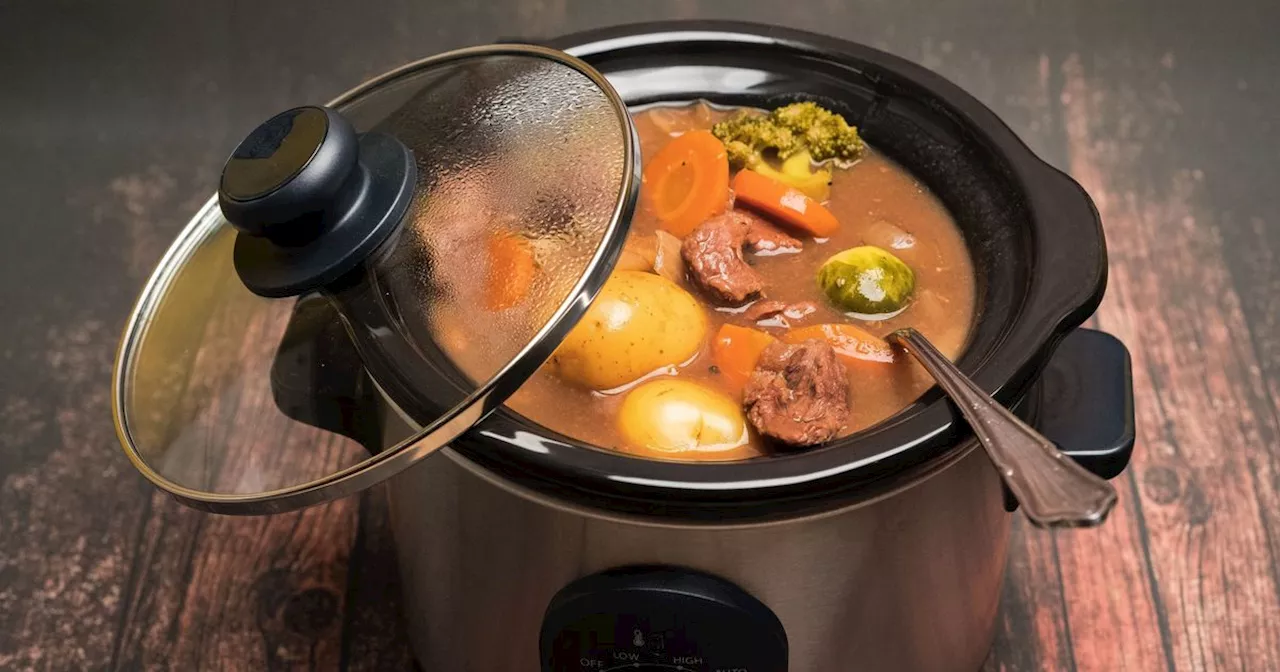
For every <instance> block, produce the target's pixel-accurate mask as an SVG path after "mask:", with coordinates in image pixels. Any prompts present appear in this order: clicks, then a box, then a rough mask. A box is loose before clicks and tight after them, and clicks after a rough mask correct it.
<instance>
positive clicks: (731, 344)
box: [711, 324, 776, 390]
mask: <svg viewBox="0 0 1280 672" xmlns="http://www.w3.org/2000/svg"><path fill="white" fill-rule="evenodd" d="M775 340H776V339H775V338H774V337H773V336H770V335H769V334H766V333H764V332H763V331H759V330H757V329H751V328H748V327H739V326H737V325H733V324H725V325H722V326H721V327H720V331H718V332H716V338H715V340H714V341H712V343H711V357H712V359H713V360H715V363H716V366H717V367H719V369H720V373H721V375H723V376H724V380H725V382H726V383H728V384H729V386H730V387H731V388H733V389H736V390H741V389H742V387H744V386H745V385H746V384H747V380H748V379H749V378H751V372H752V371H754V370H755V368H756V361H757V360H759V359H760V353H761V352H763V351H764V349H765V348H767V347H769V345H770V344H771V343H773V342H774V341H775Z"/></svg>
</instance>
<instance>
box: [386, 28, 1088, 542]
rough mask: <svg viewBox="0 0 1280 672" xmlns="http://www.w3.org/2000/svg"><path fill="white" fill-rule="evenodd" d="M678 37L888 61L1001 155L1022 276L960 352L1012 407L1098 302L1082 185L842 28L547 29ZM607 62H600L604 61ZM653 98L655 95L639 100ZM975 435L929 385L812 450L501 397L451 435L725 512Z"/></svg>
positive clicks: (602, 490)
mask: <svg viewBox="0 0 1280 672" xmlns="http://www.w3.org/2000/svg"><path fill="white" fill-rule="evenodd" d="M674 43H680V44H682V45H683V46H689V45H690V43H696V48H698V49H701V50H704V51H711V52H714V51H715V50H716V49H717V48H719V49H725V48H731V47H743V46H744V45H747V46H749V47H750V48H761V49H769V50H780V51H782V52H785V53H788V54H790V55H791V56H793V57H802V58H812V59H820V60H822V61H825V62H827V63H831V64H836V65H840V66H844V67H848V68H857V69H859V70H861V71H862V72H867V71H871V70H875V71H879V72H884V73H888V74H891V75H892V76H893V77H894V78H896V79H897V80H901V81H904V82H906V83H909V84H911V85H914V86H917V87H919V88H921V89H923V90H924V91H925V92H926V93H927V94H928V95H930V96H931V97H932V98H934V99H936V101H937V102H938V103H939V109H937V110H935V112H936V113H937V114H941V115H946V116H947V117H949V118H950V119H951V120H953V121H956V122H958V123H960V124H961V125H962V126H964V127H965V128H967V129H969V130H971V131H972V132H973V135H974V138H975V140H977V141H978V142H980V143H982V144H985V145H987V150H988V151H989V152H990V153H992V154H993V155H996V156H998V157H999V158H1001V159H1002V160H1003V161H1004V162H1005V167H1006V168H1007V171H1008V173H1009V175H1008V181H1009V182H1010V184H1012V185H1014V186H1015V187H1016V188H1017V189H1018V190H1019V192H1020V193H1019V196H1020V197H1021V198H1022V199H1023V200H1024V201H1025V203H1026V207H1027V211H1028V214H1029V215H1031V218H1032V219H1033V220H1035V221H1034V224H1035V225H1034V226H1033V227H1031V228H1032V232H1031V235H1030V238H1031V245H1032V249H1030V250H1029V251H1028V253H1029V254H1030V255H1031V269H1032V271H1031V273H1030V278H1029V280H1028V283H1029V285H1030V286H1029V287H1028V288H1027V289H1026V294H1025V296H1024V297H1023V298H1022V300H1021V302H1020V303H1019V304H1018V305H1017V306H1015V310H1014V315H1013V316H1012V317H1011V318H1010V319H1009V325H1010V326H1008V327H1007V328H1006V329H1005V333H1004V334H1003V335H1002V337H1001V338H1000V340H999V342H998V343H997V344H995V345H994V346H993V347H992V348H990V349H989V351H988V352H987V353H986V354H985V355H981V353H978V354H979V355H981V359H980V360H979V361H975V357H977V356H978V355H973V353H970V352H966V354H965V355H964V356H962V357H961V359H960V362H959V364H960V366H961V368H962V369H963V370H965V372H966V373H967V374H969V375H970V376H971V377H972V378H973V379H974V381H975V382H976V383H977V384H978V385H979V386H980V387H981V388H982V389H983V390H984V391H986V392H987V393H989V394H991V395H992V396H994V397H995V398H996V399H997V400H998V401H1000V402H1001V403H1003V404H1005V405H1006V406H1013V405H1015V404H1016V403H1018V402H1019V401H1020V400H1022V399H1023V397H1024V395H1026V393H1027V391H1028V389H1029V388H1030V386H1031V384H1032V383H1033V382H1034V380H1035V379H1036V378H1037V377H1038V376H1039V373H1040V371H1041V369H1042V368H1043V367H1044V365H1045V364H1046V363H1047V362H1048V360H1049V358H1050V357H1051V356H1052V354H1053V352H1054V350H1055V349H1056V347H1057V345H1058V343H1059V342H1060V341H1061V339H1062V338H1063V337H1064V336H1065V335H1066V334H1067V333H1069V332H1070V331H1071V330H1072V329H1074V328H1075V327H1077V326H1079V325H1080V324H1081V323H1082V322H1083V321H1084V320H1085V319H1087V318H1088V316H1089V315H1090V314H1092V313H1093V311H1094V310H1095V309H1096V308H1097V306H1098V304H1099V303H1100V302H1101V299H1102V295H1103V293H1104V291H1105V287H1106V280H1107V262H1106V248H1105V239H1104V237H1103V233H1102V227H1101V221H1100V218H1099V216H1098V213H1097V210H1096V209H1095V208H1094V206H1093V203H1092V201H1091V200H1090V199H1089V197H1088V195H1087V194H1086V193H1085V192H1084V190H1083V189H1082V188H1081V187H1080V186H1079V185H1078V184H1077V183H1076V182H1075V181H1073V180H1072V179H1071V178H1070V177H1068V176H1067V175H1065V174H1064V173H1062V172H1061V171H1059V170H1057V169H1056V168H1053V167H1052V166H1050V165H1049V164H1048V163H1046V162H1044V161H1043V160H1041V159H1040V158H1038V157H1037V156H1036V155H1035V154H1034V153H1033V152H1032V150H1031V149H1030V148H1029V147H1028V146H1027V145H1026V144H1025V143H1024V142H1023V141H1022V140H1021V139H1020V138H1018V136H1017V135H1016V134H1015V133H1014V132H1013V131H1012V129H1010V128H1009V127H1008V126H1007V125H1006V124H1005V123H1004V122H1003V121H1001V120H1000V119H999V118H998V117H997V116H996V115H995V113H994V112H992V111H991V110H990V109H989V108H987V107H986V106H985V105H983V104H982V103H981V102H980V101H978V100H977V99H976V98H974V97H973V96H972V95H970V94H968V93H967V92H965V91H964V90H963V89H961V88H960V87H959V86H957V85H955V84H953V83H951V82H950V81H948V80H947V79H945V78H943V77H942V76H941V75H938V74H936V73H934V72H932V71H930V70H927V69H925V68H924V67H922V66H919V65H916V64H914V63H912V62H910V61H907V60H905V59H903V58H900V57H897V56H893V55H891V54H888V53H885V52H882V51H879V50H876V49H873V48H870V47H866V46H863V45H860V44H856V43H853V42H849V41H845V40H841V39H837V38H832V37H827V36H823V35H818V34H814V33H810V32H806V31H800V30H794V29H788V28H779V27H775V26H766V25H760V24H753V23H744V22H728V21H674V22H658V23H640V24H630V25H622V26H615V27H611V28H604V29H597V30H589V31H585V32H579V33H574V34H570V35H566V36H563V37H559V38H556V39H553V40H550V41H548V42H546V44H547V45H548V46H551V47H553V48H557V49H563V50H564V51H566V52H567V53H570V54H572V55H574V56H576V57H578V58H581V59H583V60H584V61H586V62H587V63H589V64H591V65H593V66H597V61H599V60H600V59H601V58H602V57H606V56H617V55H618V54H619V53H625V52H630V51H633V50H641V49H653V48H654V47H656V46H660V45H665V44H674ZM690 48H693V47H690ZM604 73H605V74H606V76H607V75H608V69H607V68H605V69H604ZM694 97H696V96H695V95H692V94H691V95H690V98H694ZM628 102H629V104H631V101H628ZM648 102H653V101H636V103H635V104H636V105H638V104H645V103H648ZM713 102H714V101H713ZM1090 239H1092V240H1090ZM1082 241H1084V242H1082ZM362 350H363V349H362ZM971 355H973V356H971ZM369 368H370V373H371V374H372V375H373V376H374V377H375V378H376V379H377V380H378V382H379V383H380V385H381V386H383V387H384V388H385V389H386V392H387V393H388V394H389V396H390V397H392V398H396V399H400V398H402V397H401V396H400V393H402V392H406V390H404V389H396V388H397V387H398V386H397V385H396V384H395V382H396V381H393V380H387V378H386V376H385V375H380V374H382V373H385V369H384V370H383V371H381V372H380V371H379V369H382V368H383V367H380V366H377V365H376V363H375V364H374V365H373V366H370V367H369ZM532 432H537V435H535V436H531V433H532ZM970 436H971V434H970V433H969V432H968V429H967V427H966V426H965V425H964V422H963V420H962V419H961V418H960V417H959V415H958V414H957V413H956V412H955V411H954V410H953V408H952V407H951V406H950V404H949V403H948V402H947V401H946V399H945V397H944V396H943V395H942V394H941V393H939V392H938V390H937V388H933V389H932V390H930V391H929V392H927V393H926V394H925V395H924V396H923V397H921V398H920V399H919V400H917V401H916V402H915V403H914V404H912V405H911V406H908V407H907V408H906V409H903V410H902V411H900V412H899V413H897V414H896V415H894V416H893V417H891V418H889V419H887V420H885V421H884V422H881V423H880V424H878V425H876V426H873V427H871V428H868V429H866V430H863V431H861V432H858V433H857V434H854V435H852V436H849V437H845V438H843V439H840V440H837V441H833V442H831V443H829V444H827V445H825V446H822V447H819V448H817V449H814V450H811V451H807V452H803V453H797V454H794V455H787V456H777V457H771V458H769V459H756V460H745V461H739V462H710V463H707V462H677V461H659V460H653V459H646V458H640V457H636V456H632V455H626V454H622V453H617V452H614V451H607V450H604V449H600V448H594V447H592V446H590V445H589V444H586V443H584V442H580V441H577V440H574V439H572V438H569V437H564V436H561V435H558V434H556V433H554V432H551V431H550V430H547V429H546V428H544V427H541V426H540V425H536V424H534V423H532V422H531V421H529V420H526V419H524V418H522V417H520V416H517V415H515V414H514V413H513V412H510V411H507V410H505V409H502V410H499V411H498V412H496V413H495V414H494V415H492V416H490V417H489V418H488V419H486V420H485V421H484V422H482V423H481V424H480V425H478V426H477V427H475V428H473V429H472V430H471V431H470V432H468V433H467V434H465V435H464V436H463V437H462V438H461V439H459V440H457V441H455V442H454V444H453V448H454V450H456V451H457V452H459V453H460V454H462V455H465V456H466V457H467V458H468V459H469V460H471V461H472V462H474V463H475V464H477V465H479V466H481V467H483V468H485V469H489V470H492V471H494V472H496V473H498V474H500V475H502V476H504V477H505V478H507V479H510V480H512V481H514V482H516V483H519V484H521V485H522V486H524V487H528V488H532V489H535V490H547V489H551V490H552V491H554V492H555V493H557V494H559V495H562V496H570V497H573V498H575V499H579V500H581V501H584V502H589V503H590V504H591V505H592V506H593V507H595V506H600V505H601V504H602V503H603V502H607V506H609V507H610V508H613V509H616V510H619V511H624V512H631V513H641V514H644V515H658V516H661V517H693V518H704V519H710V520H723V519H726V518H736V517H740V516H756V515H759V513H760V511H759V510H758V509H757V508H756V507H758V506H759V505H764V506H767V507H770V509H771V510H777V511H781V510H786V509H788V508H792V507H807V506H811V505H812V501H813V499H814V498H815V497H818V498H822V497H831V496H836V495H840V494H842V493H846V492H847V491H848V490H849V489H851V488H865V487H866V486H867V485H868V484H870V483H877V488H876V489H879V488H880V487H884V484H883V483H882V481H883V480H884V479H886V478H904V477H906V474H907V472H909V471H912V467H916V466H919V465H921V464H923V463H926V462H930V461H934V460H939V459H943V458H945V456H946V455H948V454H949V453H950V452H951V451H952V450H953V449H954V447H955V446H956V445H957V444H958V443H960V442H963V441H965V440H967V439H968V438H969V437H970Z"/></svg>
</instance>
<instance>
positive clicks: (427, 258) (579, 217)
mask: <svg viewBox="0 0 1280 672" xmlns="http://www.w3.org/2000/svg"><path fill="white" fill-rule="evenodd" d="M474 67H475V70H474V71H473V72H469V73H468V77H467V80H466V81H468V82H469V83H470V84H469V85H468V86H469V88H470V89H473V90H471V91H469V92H468V93H469V95H467V96H460V97H454V96H452V95H451V94H450V87H448V86H445V87H444V88H443V89H440V90H435V89H432V90H428V91H425V92H423V94H420V95H424V96H432V95H433V92H434V95H435V96H444V95H445V94H450V95H449V96H448V97H449V100H447V101H437V100H429V101H428V100H423V101H415V105H414V107H415V108H417V109H420V110H421V114H420V115H417V116H415V117H413V118H411V119H410V118H405V119H399V120H394V119H393V120H392V121H391V122H390V125H391V126H392V128H391V131H392V132H395V133H408V134H410V135H411V136H412V135H414V134H420V133H430V132H431V131H430V129H431V128H433V127H434V122H433V118H435V117H436V116H439V115H445V116H446V118H447V119H448V123H449V125H450V126H451V127H452V128H453V129H454V130H453V132H452V134H451V137H449V138H447V139H436V140H435V141H433V142H431V143H430V145H429V146H431V147H433V148H434V149H433V150H432V151H430V152H421V153H419V156H418V157H417V160H418V167H419V171H418V173H419V182H420V183H419V195H418V197H417V198H416V200H415V203H414V205H413V207H412V208H411V210H410V213H409V215H408V218H407V221H406V229H405V231H404V233H403V235H405V236H407V239H406V240H404V241H402V242H401V243H400V245H399V250H398V252H397V255H398V256H399V257H400V258H399V259H397V260H396V261H395V262H394V263H392V264H391V269H390V272H389V273H385V274H384V276H385V277H384V280H383V282H385V283H386V284H387V285H388V289H389V290H390V292H391V293H392V294H393V295H394V296H395V302H396V304H397V305H398V307H399V309H400V310H401V311H404V312H406V313H413V312H416V313H417V314H416V315H408V316H406V317H407V319H406V322H409V323H413V322H417V323H420V324H423V325H426V326H427V329H428V332H429V333H428V334H427V337H428V338H430V339H431V340H434V341H436V342H438V343H440V344H441V345H442V346H443V347H444V350H445V351H446V352H448V354H449V355H450V356H451V357H453V358H455V359H456V360H458V363H459V364H460V367H461V368H462V369H463V370H464V371H466V372H467V374H468V375H469V377H471V378H473V379H476V380H484V379H486V378H489V377H491V376H493V375H494V374H496V373H497V371H498V369H499V368H500V367H501V366H502V365H503V364H504V363H505V362H506V361H509V360H510V359H511V358H512V357H514V356H515V355H516V354H517V353H518V352H520V351H521V350H522V349H524V347H525V346H526V345H528V343H529V342H530V341H531V340H532V339H533V338H534V337H535V336H536V334H537V333H538V332H539V331H540V330H541V329H542V328H543V326H545V325H546V323H547V321H548V320H549V319H550V317H551V316H552V315H553V314H554V312H555V311H556V309H557V308H558V307H559V306H560V305H561V304H562V303H563V302H564V301H565V300H566V299H567V298H568V296H569V293H570V291H571V290H572V288H573V287H574V286H576V285H577V284H578V282H579V280H580V279H581V277H582V275H583V273H584V272H585V271H586V269H587V266H588V264H589V262H590V261H591V259H592V258H593V257H594V256H595V255H596V253H597V250H598V248H599V246H600V243H601V241H602V240H603V238H604V236H605V234H606V232H607V231H608V230H609V228H610V225H611V223H612V221H613V219H614V215H615V211H616V209H617V204H618V201H619V195H620V194H621V193H622V191H623V189H624V186H625V185H624V180H625V174H626V170H625V168H626V165H625V164H626V157H627V152H626V149H627V143H628V136H629V133H630V129H629V127H628V126H627V125H626V123H627V122H626V120H625V119H622V118H620V116H619V114H618V112H617V110H616V108H615V107H614V106H613V105H612V103H611V101H610V100H609V99H608V97H606V96H605V94H604V93H603V91H601V89H600V88H599V87H598V86H597V85H596V84H595V83H594V82H592V81H591V80H590V79H589V78H587V77H586V76H585V75H583V74H581V73H579V72H577V71H575V70H572V69H571V68H568V67H565V66H563V65H561V64H558V63H554V62H550V61H541V60H538V59H528V58H508V59H496V60H494V59H488V60H485V61H483V62H480V63H477V64H475V66H474ZM486 82H492V83H493V85H492V86H491V87H486V86H485V83H486ZM438 121H439V122H440V123H443V122H444V121H445V119H439V120H438ZM397 124H402V125H403V126H404V127H405V128H404V129H403V130H401V129H400V128H398V127H397ZM420 140H421V139H420ZM477 351H478V352H482V353H484V355H483V356H482V357H480V356H470V355H471V354H474V353H476V352H477Z"/></svg>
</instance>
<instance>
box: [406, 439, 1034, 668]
mask: <svg viewBox="0 0 1280 672" xmlns="http://www.w3.org/2000/svg"><path fill="white" fill-rule="evenodd" d="M972 448H973V446H966V450H963V451H960V453H959V456H958V457H957V458H956V459H955V460H954V461H953V462H951V463H950V464H947V465H945V466H943V467H941V468H939V469H937V470H936V471H935V472H934V473H932V474H930V475H928V476H927V477H925V478H924V479H922V480H920V481H919V482H917V483H915V484H913V485H911V486H909V487H907V488H905V489H902V490H900V491H898V492H896V493H894V494H891V495H889V496H886V497H883V498H881V499H878V500H875V501H872V502H868V503H865V504H860V505H855V506H852V507H850V508H846V509H843V510H838V511H833V512H828V513H826V514H822V515H817V516H811V517H807V518H800V519H795V520H790V521H780V522H773V523H768V524H761V525H745V526H731V527H718V526H714V525H700V526H675V525H669V524H656V523H650V522H647V521H642V520H638V519H633V520H628V519H622V518H617V517H611V516H610V515H609V514H607V513H606V512H603V511H601V512H592V511H589V510H585V509H581V508H576V507H571V506H568V505H562V504H559V505H558V503H557V502H556V501H555V500H554V499H548V498H547V496H546V495H538V496H537V498H538V501H534V500H531V499H530V498H529V497H528V496H526V494H518V493H517V492H516V490H515V489H514V486H512V485H511V484H509V483H506V482H504V481H502V480H499V479H498V478H497V477H496V476H493V475H492V474H486V475H485V476H481V475H479V472H478V470H477V468H476V467H475V465H473V464H471V463H469V462H468V461H467V460H466V458H464V457H462V456H461V455H459V454H457V453H456V452H453V451H448V450H447V451H446V452H445V456H444V458H443V459H436V460H433V461H431V462H430V463H429V464H424V465H421V466H418V467H414V468H412V469H410V470H409V471H406V472H404V473H403V474H401V475H400V476H398V477H396V478H395V479H393V480H392V481H390V482H389V492H390V499H391V511H392V524H393V527H394V531H395V535H396V541H397V545H398V547H399V558H400V570H401V573H402V574H401V579H402V582H403V586H404V593H405V604H406V615H407V618H408V621H409V633H410V638H411V640H412V642H413V647H414V651H415V652H416V654H417V657H418V660H419V662H420V663H421V664H422V666H423V668H424V669H427V670H450V671H457V672H463V671H471V670H475V671H477V672H480V671H485V672H491V671H494V670H502V671H503V672H508V671H509V672H539V670H540V669H541V667H540V663H539V655H538V637H539V631H540V628H541V626H542V621H543V615H544V612H545V610H546V608H547V605H548V603H549V602H550V601H551V599H552V597H553V596H554V595H555V594H556V592H557V591H559V590H560V589H561V588H563V587H564V586H565V585H567V584H569V583H570V582H571V581H573V580H574V579H577V578H579V577H582V576H585V575H589V574H592V573H595V572H599V571H604V570H610V569H615V568H619V567H627V566H637V565H663V566H673V567H680V568H688V569H693V570H700V571H702V572H706V573H710V574H712V575H714V576H717V577H721V578H724V579H727V580H729V581H731V582H733V583H735V584H737V585H738V586H740V587H741V588H743V589H744V590H746V591H747V592H748V593H750V594H751V595H754V596H755V597H756V598H758V599H759V600H761V601H762V602H763V603H764V604H765V605H766V606H767V607H768V608H769V609H771V610H772V611H773V612H774V613H775V614H776V615H777V617H778V618H779V619H780V620H781V622H782V625H783V627H784V628H785V630H786V633H787V637H788V640H789V645H790V667H789V669H791V670H795V671H797V672H820V671H824V670H846V669H860V670H918V671H921V672H930V671H935V670H936V671H938V672H942V671H947V672H951V671H954V670H976V669H979V668H980V666H981V665H982V661H983V659H984V658H985V657H986V655H987V650H988V648H989V647H990V644H991V639H992V635H993V628H994V624H995V619H996V609H997V603H998V598H999V595H1000V584H1001V580H1002V575H1003V571H1004V560H1005V555H1006V550H1007V546H1008V537H1009V528H1010V522H1009V514H1008V513H1007V512H1006V511H1005V508H1004V503H1003V502H1004V500H1003V498H1002V494H1001V493H1002V491H1001V486H1000V480H999V478H998V476H997V474H996V473H995V471H994V469H992V467H991V465H990V463H989V462H988V461H987V459H986V457H985V456H984V455H983V453H982V451H980V450H973V449H972ZM584 669H608V666H602V667H598V668H591V667H586V668H584ZM655 669H656V668H655Z"/></svg>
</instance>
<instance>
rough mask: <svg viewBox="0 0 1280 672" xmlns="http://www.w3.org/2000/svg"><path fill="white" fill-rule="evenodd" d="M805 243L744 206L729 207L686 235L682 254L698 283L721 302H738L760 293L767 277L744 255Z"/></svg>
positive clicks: (797, 247)
mask: <svg viewBox="0 0 1280 672" xmlns="http://www.w3.org/2000/svg"><path fill="white" fill-rule="evenodd" d="M802 247H804V244H803V243H801V242H800V241H799V240H796V239H795V238H792V237H791V236H789V235H787V234H786V233H783V232H782V230H780V229H778V228H777V227H776V226H774V225H772V224H770V223H769V222H768V221H766V220H764V219H762V218H761V217H760V216H758V215H755V214H753V213H750V212H747V211H745V210H729V211H728V212H725V213H724V214H723V215H717V216H715V217H712V218H711V219H708V220H707V221H705V222H703V223H702V224H701V225H699V226H698V228H696V229H694V230H693V233H691V234H689V237H687V238H685V239H684V243H682V244H681V247H680V256H682V257H683V258H684V261H685V265H686V266H688V268H689V275H690V276H691V277H692V278H693V280H694V282H696V283H697V284H698V286H700V287H702V289H703V290H705V291H706V292H707V293H708V294H710V295H711V296H712V297H713V298H714V299H716V300H717V301H719V302H720V303H727V304H730V305H736V304H739V303H742V302H743V301H746V300H747V299H749V298H751V297H753V296H756V295H758V294H760V292H761V291H762V290H763V289H764V280H763V279H762V278H761V277H760V274H759V273H758V272H756V270H755V269H753V268H751V266H749V265H748V264H747V261H746V259H745V258H744V257H743V255H742V252H743V249H744V248H746V249H748V250H750V251H751V252H754V253H756V254H782V253H786V252H795V251H799V250H800V249H801V248H802Z"/></svg>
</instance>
